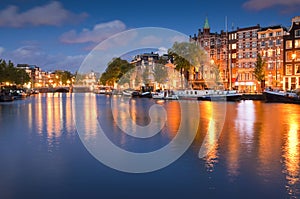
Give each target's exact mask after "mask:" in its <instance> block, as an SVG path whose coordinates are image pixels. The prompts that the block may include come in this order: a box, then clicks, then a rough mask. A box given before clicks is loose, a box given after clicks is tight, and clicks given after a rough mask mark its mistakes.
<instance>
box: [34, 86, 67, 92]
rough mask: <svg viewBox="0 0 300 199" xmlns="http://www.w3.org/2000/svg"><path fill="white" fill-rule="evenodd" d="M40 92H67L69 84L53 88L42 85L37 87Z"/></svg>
mask: <svg viewBox="0 0 300 199" xmlns="http://www.w3.org/2000/svg"><path fill="white" fill-rule="evenodd" d="M36 90H38V91H39V92H40V93H56V92H58V93H68V92H70V90H71V89H70V87H69V86H61V87H55V88H48V87H42V88H37V89H36Z"/></svg>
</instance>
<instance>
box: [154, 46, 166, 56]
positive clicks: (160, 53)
mask: <svg viewBox="0 0 300 199" xmlns="http://www.w3.org/2000/svg"><path fill="white" fill-rule="evenodd" d="M155 53H158V54H159V55H160V56H162V55H164V54H168V49H167V48H165V47H159V48H158V51H157V52H155Z"/></svg>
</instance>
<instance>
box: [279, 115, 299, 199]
mask: <svg viewBox="0 0 300 199" xmlns="http://www.w3.org/2000/svg"><path fill="white" fill-rule="evenodd" d="M298 122H299V116H298V115H295V114H290V117H289V122H288V124H289V129H288V132H287V138H286V143H285V144H284V146H283V158H284V164H285V170H284V171H283V173H284V174H285V175H286V180H287V183H288V184H287V186H286V188H287V191H288V194H290V195H291V196H294V195H295V194H297V192H298V194H299V191H300V190H299V189H298V190H297V188H296V187H295V185H296V184H297V183H298V182H299V170H300V166H299V164H300V155H299V150H300V146H299V135H298V134H299V131H300V129H299V124H298Z"/></svg>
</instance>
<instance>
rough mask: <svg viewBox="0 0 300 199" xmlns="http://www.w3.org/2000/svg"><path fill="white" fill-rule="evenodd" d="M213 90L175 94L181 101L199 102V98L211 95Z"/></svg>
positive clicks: (188, 90)
mask: <svg viewBox="0 0 300 199" xmlns="http://www.w3.org/2000/svg"><path fill="white" fill-rule="evenodd" d="M212 91H213V90H194V89H187V90H176V91H174V94H175V95H177V96H178V98H179V99H184V100H197V99H198V97H202V96H204V95H207V94H210V93H211V92H212Z"/></svg>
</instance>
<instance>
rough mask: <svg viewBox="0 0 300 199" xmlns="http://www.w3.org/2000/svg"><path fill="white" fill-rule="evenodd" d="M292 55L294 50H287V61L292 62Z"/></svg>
mask: <svg viewBox="0 0 300 199" xmlns="http://www.w3.org/2000/svg"><path fill="white" fill-rule="evenodd" d="M292 56H293V52H292V51H287V52H286V57H285V60H286V61H287V62H291V61H292V60H293V59H292Z"/></svg>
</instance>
